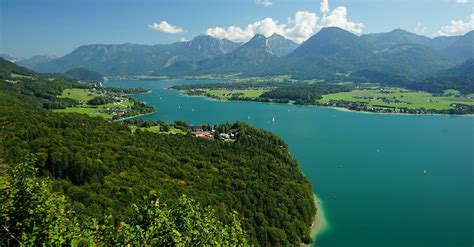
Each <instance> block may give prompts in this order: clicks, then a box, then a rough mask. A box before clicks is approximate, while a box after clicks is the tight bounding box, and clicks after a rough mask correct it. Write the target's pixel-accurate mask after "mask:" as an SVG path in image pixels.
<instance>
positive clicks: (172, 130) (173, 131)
mask: <svg viewBox="0 0 474 247" xmlns="http://www.w3.org/2000/svg"><path fill="white" fill-rule="evenodd" d="M130 129H131V130H132V132H135V131H137V129H140V130H146V131H150V132H153V133H158V134H183V135H184V134H186V132H185V131H183V130H180V129H177V128H175V127H173V126H170V131H168V132H161V131H160V126H151V127H148V128H142V127H137V126H135V125H131V126H130Z"/></svg>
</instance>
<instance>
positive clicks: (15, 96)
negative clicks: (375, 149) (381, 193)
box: [0, 60, 316, 246]
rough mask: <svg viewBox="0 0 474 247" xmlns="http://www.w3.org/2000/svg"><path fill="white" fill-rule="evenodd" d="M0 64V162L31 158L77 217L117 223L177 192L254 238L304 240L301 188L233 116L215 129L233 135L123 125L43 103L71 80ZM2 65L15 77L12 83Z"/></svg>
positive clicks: (267, 136)
mask: <svg viewBox="0 0 474 247" xmlns="http://www.w3.org/2000/svg"><path fill="white" fill-rule="evenodd" d="M0 71H1V72H2V74H1V75H2V78H1V79H0V138H1V142H0V158H1V162H2V163H3V164H6V165H8V166H13V165H14V164H18V163H22V162H23V161H24V158H25V157H27V156H29V155H33V156H34V157H35V158H36V161H35V163H34V165H35V167H36V168H38V169H39V174H40V175H41V176H43V177H49V178H52V179H53V188H54V190H55V191H58V192H61V193H63V194H64V195H66V197H67V198H68V199H69V200H70V201H71V203H72V206H73V209H74V211H75V212H76V215H77V216H78V217H79V218H82V219H87V218H88V217H95V218H98V219H101V217H102V216H104V215H108V214H112V215H113V216H114V218H113V220H114V222H120V221H124V220H125V221H126V220H127V219H129V218H130V217H132V216H133V213H134V212H133V209H132V208H130V207H129V206H130V204H132V203H138V202H140V201H141V200H142V197H143V195H146V194H147V193H149V191H150V190H154V191H156V192H157V193H159V194H161V195H162V198H164V199H163V200H164V203H167V204H169V205H173V203H174V202H176V201H177V200H179V198H180V197H181V196H182V195H183V194H184V195H187V196H189V197H190V198H193V199H195V200H196V201H197V202H199V203H201V204H203V205H205V206H207V205H210V206H211V207H212V208H213V209H214V210H215V212H216V216H217V218H218V219H219V220H220V221H222V222H224V223H226V222H230V221H231V220H232V211H236V212H237V214H238V218H239V219H240V221H241V222H242V224H243V228H244V230H245V232H246V234H247V236H248V239H249V241H250V242H251V243H252V244H255V245H264V246H270V245H271V246H277V245H283V246H288V245H293V246H298V245H299V244H300V243H301V242H310V241H311V240H310V237H309V227H310V226H311V223H312V220H313V217H314V215H315V213H316V212H315V211H316V209H315V205H314V201H313V195H312V189H311V185H310V184H309V182H308V181H307V180H306V178H305V177H304V175H303V174H302V172H301V171H300V169H299V168H298V165H297V163H296V161H295V160H293V159H292V158H291V156H290V155H289V152H288V148H287V146H286V145H285V144H284V143H283V141H282V140H281V139H280V138H278V137H276V136H275V135H273V134H271V133H269V132H266V131H263V130H258V129H255V128H253V127H251V126H248V125H246V124H242V123H236V124H234V125H221V126H218V128H226V129H230V128H234V129H236V130H237V133H238V134H237V139H236V140H235V141H234V142H225V141H219V140H204V139H199V138H194V137H192V136H191V135H167V134H157V133H151V132H148V131H141V130H137V131H135V132H132V131H131V129H130V128H129V126H127V125H126V124H122V123H109V122H107V121H105V120H103V119H100V118H91V117H88V116H86V115H81V114H60V113H55V112H52V111H49V110H46V109H44V107H45V106H47V105H48V104H51V103H54V102H57V101H59V99H58V98H57V97H56V96H57V95H58V94H59V93H60V92H61V91H62V90H63V89H64V88H68V87H75V86H78V84H77V83H76V82H74V81H71V80H69V79H66V78H62V79H61V78H53V77H46V76H43V75H37V76H34V74H28V70H23V69H21V68H18V67H17V66H15V65H13V64H11V63H9V62H6V61H4V60H3V61H2V64H1V70H0ZM12 71H15V72H16V73H19V72H23V76H24V77H22V78H21V79H15V80H14V81H13V78H11V72H12ZM33 76H34V78H33ZM32 78H33V79H32ZM60 103H63V102H60Z"/></svg>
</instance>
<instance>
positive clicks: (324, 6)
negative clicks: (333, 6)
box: [319, 0, 329, 15]
mask: <svg viewBox="0 0 474 247" xmlns="http://www.w3.org/2000/svg"><path fill="white" fill-rule="evenodd" d="M319 10H320V11H321V12H322V13H323V14H325V15H327V14H328V13H329V0H322V1H321V3H319Z"/></svg>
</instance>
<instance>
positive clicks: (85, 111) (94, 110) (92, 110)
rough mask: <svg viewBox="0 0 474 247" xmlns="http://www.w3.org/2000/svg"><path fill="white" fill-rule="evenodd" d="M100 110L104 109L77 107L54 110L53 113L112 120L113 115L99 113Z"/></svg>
mask: <svg viewBox="0 0 474 247" xmlns="http://www.w3.org/2000/svg"><path fill="white" fill-rule="evenodd" d="M100 109H102V107H97V108H94V107H87V106H76V107H70V108H66V109H58V110H53V111H55V112H62V113H80V114H87V115H89V116H96V117H103V118H105V119H111V118H112V115H111V114H107V113H102V112H99V110H100Z"/></svg>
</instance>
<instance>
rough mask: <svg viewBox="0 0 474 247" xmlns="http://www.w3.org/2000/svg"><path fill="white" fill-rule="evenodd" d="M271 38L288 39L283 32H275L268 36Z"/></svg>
mask: <svg viewBox="0 0 474 247" xmlns="http://www.w3.org/2000/svg"><path fill="white" fill-rule="evenodd" d="M268 38H269V39H272V38H274V39H275V38H278V39H286V37H285V36H283V35H281V34H278V33H273V34H272V36H270V37H268Z"/></svg>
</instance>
